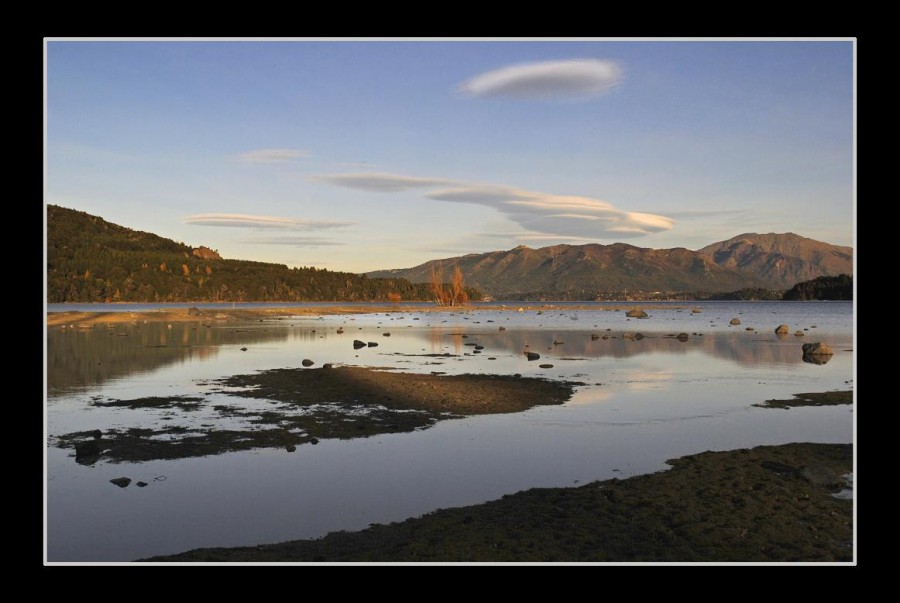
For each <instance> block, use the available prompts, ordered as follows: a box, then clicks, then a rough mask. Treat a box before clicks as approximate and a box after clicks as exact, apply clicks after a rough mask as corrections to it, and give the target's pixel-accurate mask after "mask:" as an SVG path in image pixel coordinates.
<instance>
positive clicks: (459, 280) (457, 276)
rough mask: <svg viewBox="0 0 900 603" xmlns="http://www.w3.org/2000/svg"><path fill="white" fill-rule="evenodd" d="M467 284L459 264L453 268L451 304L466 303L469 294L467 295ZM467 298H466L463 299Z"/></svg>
mask: <svg viewBox="0 0 900 603" xmlns="http://www.w3.org/2000/svg"><path fill="white" fill-rule="evenodd" d="M465 289H466V284H465V282H463V273H462V270H460V268H459V264H457V265H456V266H455V267H454V268H453V279H452V280H451V281H450V305H451V306H456V305H462V304H464V303H466V301H467V299H468V296H467V295H466V291H465ZM463 298H465V299H463Z"/></svg>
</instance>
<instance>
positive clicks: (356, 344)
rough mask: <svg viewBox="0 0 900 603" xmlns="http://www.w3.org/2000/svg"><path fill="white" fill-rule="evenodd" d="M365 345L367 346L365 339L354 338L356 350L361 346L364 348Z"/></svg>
mask: <svg viewBox="0 0 900 603" xmlns="http://www.w3.org/2000/svg"><path fill="white" fill-rule="evenodd" d="M364 347H366V342H365V341H360V340H359V339H354V340H353V349H354V350H358V349H359V348H364Z"/></svg>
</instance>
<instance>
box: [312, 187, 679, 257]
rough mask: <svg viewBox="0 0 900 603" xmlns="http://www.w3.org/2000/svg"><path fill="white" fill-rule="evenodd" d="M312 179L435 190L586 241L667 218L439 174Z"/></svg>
mask: <svg viewBox="0 0 900 603" xmlns="http://www.w3.org/2000/svg"><path fill="white" fill-rule="evenodd" d="M314 178H315V179H316V180H317V181H322V182H327V183H330V184H334V185H337V186H343V187H347V188H354V189H358V190H364V191H370V192H382V193H384V192H398V191H405V190H410V189H438V190H432V191H431V192H428V193H426V194H425V197H426V198H428V199H433V200H436V201H449V202H455V203H474V204H478V205H486V206H488V207H493V208H494V209H496V210H498V211H500V212H501V213H503V214H504V215H505V216H506V217H508V218H509V219H511V220H512V221H513V222H515V223H517V224H518V225H519V226H522V227H523V228H525V229H527V230H529V231H531V232H533V233H541V234H545V235H553V236H557V237H559V236H564V237H565V236H568V237H577V238H585V239H590V240H596V239H602V238H617V239H619V238H630V237H639V236H643V235H647V234H652V233H655V232H661V231H665V230H670V229H671V228H672V226H673V225H674V220H672V219H671V218H669V217H667V216H662V215H657V214H650V213H643V212H631V211H625V210H622V209H618V208H617V207H615V206H614V205H612V204H611V203H608V202H606V201H601V200H599V199H593V198H590V197H580V196H572V195H556V194H551V193H541V192H533V191H526V190H522V189H517V188H513V187H508V186H502V185H496V184H479V183H467V182H461V181H454V180H447V179H443V178H420V177H415V176H402V175H399V174H382V173H365V174H326V175H320V176H315V177H314Z"/></svg>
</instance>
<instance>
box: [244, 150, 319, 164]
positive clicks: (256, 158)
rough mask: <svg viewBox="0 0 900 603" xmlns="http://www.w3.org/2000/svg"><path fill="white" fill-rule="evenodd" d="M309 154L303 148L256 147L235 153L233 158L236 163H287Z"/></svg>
mask: <svg viewBox="0 0 900 603" xmlns="http://www.w3.org/2000/svg"><path fill="white" fill-rule="evenodd" d="M311 155H312V153H310V152H309V151H306V150H303V149H258V150H256V151H247V152H246V153H241V154H240V155H235V156H234V158H233V159H234V160H235V161H237V162H238V163H287V162H291V161H296V160H298V159H305V158H307V157H310V156H311Z"/></svg>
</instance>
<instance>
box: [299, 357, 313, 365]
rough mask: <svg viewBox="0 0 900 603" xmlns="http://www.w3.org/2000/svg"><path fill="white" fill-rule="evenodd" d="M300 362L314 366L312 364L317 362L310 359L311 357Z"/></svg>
mask: <svg viewBox="0 0 900 603" xmlns="http://www.w3.org/2000/svg"><path fill="white" fill-rule="evenodd" d="M300 364H302V365H303V366H312V365H314V364H315V362H313V361H312V360H310V359H309V358H305V359H304V360H303V362H301V363H300Z"/></svg>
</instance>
